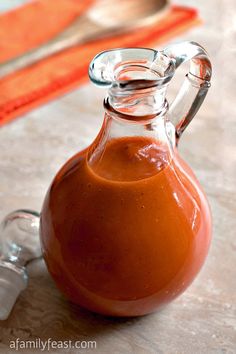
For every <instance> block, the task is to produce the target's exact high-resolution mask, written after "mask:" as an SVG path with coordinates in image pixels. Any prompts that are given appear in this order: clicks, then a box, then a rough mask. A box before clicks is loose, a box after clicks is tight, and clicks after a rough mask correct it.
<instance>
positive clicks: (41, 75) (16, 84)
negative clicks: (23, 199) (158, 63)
mask: <svg viewBox="0 0 236 354" xmlns="http://www.w3.org/2000/svg"><path fill="white" fill-rule="evenodd" d="M91 3H92V1H91V0H57V1H56V2H55V1H52V0H36V1H33V2H30V3H28V4H26V5H25V6H22V7H20V8H17V9H15V10H13V11H10V12H8V13H6V14H3V15H1V16H0V62H4V61H6V60H9V59H11V58H13V57H15V56H17V55H20V54H23V53H24V52H26V51H27V50H29V49H32V48H34V47H37V46H38V45H40V44H42V43H44V42H45V41H47V40H49V39H50V38H52V37H54V36H55V35H56V34H57V33H59V32H60V31H62V30H63V29H64V28H65V27H66V26H67V25H69V24H70V23H71V21H73V19H74V18H76V17H77V16H78V15H79V14H81V13H83V12H84V11H86V9H87V8H88V6H90V5H91ZM197 23H199V19H198V14H197V11H196V10H195V9H191V8H186V7H181V6H172V7H171V9H170V11H169V12H168V13H167V14H166V15H165V17H163V19H161V20H160V21H158V22H157V23H156V24H152V25H151V26H149V27H145V28H142V30H140V29H137V30H133V31H131V32H129V33H126V34H122V35H116V36H113V37H110V38H106V39H101V40H99V41H98V40H97V41H92V42H90V43H87V44H83V45H79V46H77V47H74V48H70V49H68V50H65V51H64V52H62V53H59V54H57V55H54V56H52V57H49V58H47V59H45V60H43V61H41V62H39V63H36V64H35V65H32V66H31V67H29V68H26V69H23V70H21V71H18V72H16V73H14V74H12V75H10V76H8V77H5V78H4V79H1V80H0V125H3V124H4V123H7V122H9V121H11V120H12V119H13V118H16V117H17V116H19V115H22V114H23V113H25V112H27V111H29V110H31V109H33V108H35V107H37V106H39V105H40V104H43V103H45V102H47V101H49V100H51V99H53V98H55V97H58V96H59V95H62V94H64V93H65V92H68V91H70V90H72V89H73V88H75V87H78V86H79V85H81V84H82V83H84V82H85V81H86V80H87V79H88V75H87V71H88V65H89V63H90V61H91V59H92V58H93V57H94V56H95V55H96V54H97V53H98V52H100V51H102V50H106V49H109V48H116V47H130V46H132V47H142V46H143V47H152V46H156V45H157V44H159V43H162V42H164V41H165V40H167V39H169V38H171V37H173V36H175V35H177V34H179V33H180V32H182V31H184V30H186V29H187V28H190V27H191V26H193V25H195V24H197Z"/></svg>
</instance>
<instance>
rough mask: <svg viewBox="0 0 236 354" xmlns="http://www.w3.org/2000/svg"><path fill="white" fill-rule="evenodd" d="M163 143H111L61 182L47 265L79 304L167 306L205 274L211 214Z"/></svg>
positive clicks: (78, 162) (48, 216) (45, 223)
mask: <svg viewBox="0 0 236 354" xmlns="http://www.w3.org/2000/svg"><path fill="white" fill-rule="evenodd" d="M167 151H168V150H166V149H165V146H164V145H162V144H160V143H158V142H157V141H155V140H151V139H149V138H145V137H126V138H119V139H113V140H111V141H110V142H108V143H107V146H106V149H105V152H104V153H103V154H102V158H101V159H100V160H99V159H98V160H96V161H94V162H93V161H91V162H90V163H88V159H87V156H88V151H87V150H86V151H83V152H82V153H80V154H78V155H76V156H74V157H73V158H72V159H71V160H69V161H68V162H67V163H66V164H65V166H64V167H63V168H62V169H61V171H60V172H59V173H58V174H57V176H56V178H55V179H54V181H53V183H52V185H51V187H50V190H49V191H48V194H47V196H46V199H45V202H44V206H43V210H42V218H41V238H42V247H43V252H44V258H45V260H46V263H47V265H48V269H49V271H50V273H51V274H52V276H53V278H54V279H55V281H56V283H57V285H58V287H59V288H60V289H61V290H62V291H63V292H64V293H65V294H66V296H67V297H68V298H69V299H71V300H72V301H73V302H75V303H77V304H79V305H81V306H84V307H86V308H88V309H90V310H92V311H95V312H99V313H102V314H106V315H114V316H135V315H142V314H145V313H149V312H152V311H154V310H155V309H157V308H158V307H160V306H161V305H164V304H165V303H168V302H169V301H171V300H172V299H174V298H175V297H176V296H178V295H179V294H180V293H182V292H183V291H184V290H185V289H186V287H187V286H188V285H189V284H190V283H191V282H192V280H193V279H194V277H195V276H196V274H197V273H198V271H199V270H200V268H201V266H202V264H203V262H204V260H205V257H206V255H207V251H208V248H209V243H210V238H211V217H210V211H209V207H208V204H207V201H206V198H205V195H204V194H203V192H202V190H201V188H200V186H199V184H198V182H197V180H196V178H195V176H194V175H193V173H192V171H191V170H190V168H189V167H188V166H187V165H186V164H185V163H184V162H183V161H182V160H181V159H180V158H179V156H178V154H177V152H176V156H175V158H174V159H172V157H171V156H170V154H169V153H168V152H167Z"/></svg>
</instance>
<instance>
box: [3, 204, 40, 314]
mask: <svg viewBox="0 0 236 354" xmlns="http://www.w3.org/2000/svg"><path fill="white" fill-rule="evenodd" d="M40 256H41V248H40V242H39V214H38V213H36V212H34V211H31V210H16V211H14V212H12V213H10V214H8V215H7V216H6V217H5V218H4V219H3V220H2V222H1V224H0V320H5V319H7V318H8V316H9V315H10V312H11V310H12V308H13V306H14V304H15V302H16V299H17V297H18V296H19V294H20V293H21V291H23V290H24V289H25V288H26V286H27V283H28V274H27V269H26V265H27V264H28V263H29V262H30V261H32V260H33V259H35V258H38V257H40Z"/></svg>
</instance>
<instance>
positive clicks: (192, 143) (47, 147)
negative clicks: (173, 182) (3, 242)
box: [0, 0, 236, 353]
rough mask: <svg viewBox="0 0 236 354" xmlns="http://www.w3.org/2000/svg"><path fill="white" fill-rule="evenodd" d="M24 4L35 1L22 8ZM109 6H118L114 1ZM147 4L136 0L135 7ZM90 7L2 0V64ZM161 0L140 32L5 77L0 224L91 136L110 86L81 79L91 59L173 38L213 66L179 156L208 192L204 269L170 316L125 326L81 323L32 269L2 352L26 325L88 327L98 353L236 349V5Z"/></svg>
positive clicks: (5, 328)
mask: <svg viewBox="0 0 236 354" xmlns="http://www.w3.org/2000/svg"><path fill="white" fill-rule="evenodd" d="M133 1H134V0H132V2H133ZM122 2H123V1H121V3H122ZM146 2H147V0H145V3H146ZM23 3H29V4H28V6H32V4H33V3H34V6H33V7H32V9H31V7H30V10H27V11H25V10H24V11H23V12H20V11H22V8H21V5H22V4H23ZM39 3H40V5H39ZM109 3H110V4H111V3H112V6H113V7H114V6H115V4H116V6H119V1H113V2H111V1H109ZM126 3H128V0H127V1H126ZM142 3H144V2H142V1H139V6H142ZM161 3H162V4H166V2H161ZM59 4H60V6H59ZM86 4H87V5H86ZM85 5H86V6H90V5H89V4H88V3H87V1H79V0H60V1H53V0H51V1H50V0H44V1H33V2H31V1H29V0H28V1H24V0H1V1H0V12H1V13H2V16H1V20H0V48H1V51H0V61H1V63H4V62H6V61H8V60H10V59H12V58H13V57H15V56H18V55H22V54H24V53H25V52H26V51H27V50H29V49H32V48H35V47H37V46H38V45H40V44H42V43H44V42H45V38H47V40H49V39H50V38H52V37H53V36H55V35H56V34H57V33H58V32H60V30H63V28H66V26H67V25H69V24H70V22H71V20H72V19H73V18H74V17H75V16H76V15H77V14H78V11H79V12H80V13H81V14H82V13H84V12H85V11H88V8H89V7H86V6H85ZM167 5H168V8H165V11H164V12H162V13H160V17H159V18H157V20H156V22H155V23H152V24H150V25H149V26H147V27H145V28H142V29H140V28H139V29H135V28H133V29H132V30H131V29H129V30H127V31H126V32H125V33H122V34H119V35H117V36H116V35H114V34H113V35H112V36H111V37H110V38H109V36H108V38H106V39H96V41H93V42H90V43H84V44H83V45H82V46H80V47H76V48H72V49H67V50H66V51H65V52H63V53H60V54H59V55H57V56H55V57H53V58H47V59H45V60H44V61H43V62H40V63H38V64H36V65H35V66H33V67H31V68H26V69H24V70H22V71H20V72H18V73H13V74H12V75H11V76H9V77H4V79H2V80H0V123H1V125H2V127H1V129H0V196H1V203H0V217H3V216H4V215H5V214H6V213H8V212H10V211H12V210H14V209H18V208H22V207H24V208H30V209H36V210H40V209H41V205H42V201H43V198H44V195H45V193H46V190H47V188H48V185H49V183H50V182H51V180H52V178H53V176H54V175H55V173H56V172H57V170H58V169H59V168H60V166H61V165H62V164H63V163H64V162H65V161H66V160H67V159H68V158H69V157H70V156H72V155H73V154H75V153H76V152H77V151H79V150H81V149H82V148H84V147H86V146H87V145H88V144H89V143H90V142H91V141H92V140H93V139H94V138H95V136H96V135H97V133H98V131H99V129H100V126H101V124H102V120H103V106H102V102H103V98H104V96H105V95H106V90H104V91H103V90H101V89H98V88H96V87H94V86H93V85H92V84H91V83H89V82H88V78H87V67H88V63H89V61H90V60H91V59H92V57H93V56H94V54H96V53H97V52H99V51H100V50H104V49H108V48H112V47H119V46H143V47H145V46H146V47H153V48H160V49H161V48H163V47H165V46H166V45H168V44H170V43H174V42H176V41H182V40H192V41H196V42H198V43H200V44H201V45H202V46H203V47H204V48H205V49H206V50H207V51H208V53H209V56H210V58H211V60H212V64H213V78H212V87H211V89H210V90H209V93H208V96H207V98H206V100H205V102H204V103H203V106H202V107H201V108H200V110H199V112H198V114H197V116H196V117H195V118H194V120H193V121H192V122H191V124H190V126H189V127H188V128H187V130H186V131H185V132H184V134H183V137H182V138H181V141H180V146H179V149H180V152H181V154H182V156H183V158H184V159H185V160H186V161H187V162H188V163H189V164H190V166H191V167H192V168H193V170H194V172H195V173H196V175H197V177H198V179H199V181H200V183H201V184H202V186H203V188H204V190H205V191H206V194H207V196H208V199H209V201H210V205H211V209H212V214H213V221H214V239H213V243H212V246H211V250H210V254H209V257H208V260H207V263H206V265H205V267H204V270H203V271H202V272H201V274H200V276H199V277H198V278H197V280H196V281H195V282H194V284H193V285H192V286H191V287H190V289H189V290H187V292H186V293H185V294H184V295H183V296H181V297H180V298H179V299H178V300H177V301H175V302H174V303H173V305H170V307H168V309H166V310H165V311H163V312H161V313H159V314H158V315H153V316H150V317H149V319H147V318H143V319H141V320H140V321H139V322H138V323H136V322H133V323H132V328H128V327H127V326H126V324H125V323H123V324H122V323H115V322H112V321H111V322H109V321H108V322H106V321H105V320H99V319H97V318H95V317H92V315H91V316H90V317H89V321H88V322H87V319H85V318H84V317H86V316H84V315H82V314H81V318H80V320H78V319H76V321H75V319H74V318H73V316H72V315H71V314H70V313H69V311H68V308H67V307H65V305H64V302H63V299H61V297H60V295H58V292H57V290H56V289H55V287H54V285H53V284H52V283H51V280H50V278H49V276H48V275H47V271H46V269H45V267H44V265H43V264H41V265H37V267H35V269H32V280H31V283H30V287H29V289H28V290H27V291H26V292H25V294H24V296H23V297H22V298H21V299H20V300H19V302H18V303H17V305H16V308H15V309H14V313H13V315H12V317H11V319H10V320H9V321H8V322H7V323H5V324H4V323H3V324H0V328H1V333H0V339H1V340H2V343H3V344H4V343H5V345H7V344H6V343H7V342H8V338H9V336H11V334H10V332H11V331H10V329H12V332H11V333H14V331H15V333H16V332H17V331H20V330H21V329H22V328H23V329H24V331H25V332H27V331H28V332H27V333H28V336H29V337H30V336H31V335H34V336H38V337H40V338H48V337H55V335H58V336H59V338H60V336H61V335H62V333H63V335H64V336H65V337H66V336H67V337H73V338H79V337H80V336H82V335H84V334H83V333H84V332H85V333H87V336H88V337H89V336H92V338H94V336H97V338H98V341H99V345H100V347H99V348H100V349H99V350H100V352H101V353H106V352H109V350H110V348H111V345H113V347H114V349H115V350H116V352H117V353H124V352H126V353H131V352H133V353H134V352H135V353H157V352H158V353H236V349H235V348H236V320H235V318H236V312H235V311H236V309H235V304H236V298H235V294H236V283H235V267H236V259H235V250H236V240H235V229H236V217H235V216H236V197H235V196H236V193H235V176H236V143H235V141H236V139H235V138H236V124H235V116H236V106H235V104H234V102H235V93H236V88H235V82H236V70H235V55H236V3H235V1H234V0H208V1H206V0H198V1H193V0H173V1H171V2H170V3H167ZM35 6H36V7H35ZM77 6H78V8H77ZM13 9H16V10H14V11H13V12H9V10H13ZM78 9H79V10H78ZM36 10H37V11H36ZM20 13H21V15H19V14H20ZM39 15H40V16H39ZM101 20H103V18H101ZM59 27H60V28H61V29H59ZM90 40H91V38H90ZM91 43H92V44H91ZM187 68H188V66H187V65H183V66H181V67H180V68H179V69H178V70H177V72H176V75H175V78H174V80H173V82H171V84H170V87H169V91H168V97H169V100H170V101H171V100H172V99H173V97H175V95H176V94H177V92H178V90H179V87H180V83H181V82H182V80H183V78H184V75H185V74H186V72H187ZM37 293H39V294H40V296H41V298H40V299H39V298H38V297H37ZM32 299H34V301H35V304H34V305H33V310H35V312H34V314H35V317H34V319H32V312H30V310H29V311H25V312H24V311H23V309H24V308H29V309H32V303H31V300H32ZM55 299H57V300H56V301H54V300H55ZM42 313H43V314H45V317H44V316H42ZM19 314H20V316H19ZM50 316H51V317H50ZM49 317H50V321H47V320H46V319H47V318H49ZM170 318H171V321H170ZM57 322H58V323H59V324H60V326H61V327H60V328H61V329H60V330H58V332H57V331H56V329H55V326H54V325H53V323H54V324H55V323H57ZM107 324H110V325H111V327H110V328H111V330H110V332H109V333H106V336H105V339H102V338H101V337H102V335H101V334H99V333H97V332H96V330H94V331H93V330H92V327H93V328H94V327H95V328H97V327H99V331H100V333H101V332H102V333H103V331H104V330H105V328H106V326H107ZM96 326H97V327H96ZM62 327H63V328H62ZM81 328H82V330H81ZM150 328H151V329H152V330H151V331H150ZM82 332H83V333H82ZM17 333H18V332H17ZM19 333H20V332H19ZM91 333H92V334H91ZM117 333H119V334H117ZM26 336H27V335H26ZM141 337H143V338H144V340H143V342H142V343H141V340H140V338H141ZM114 338H115V339H114ZM170 338H171V340H172V343H170ZM113 339H114V343H113V344H111V343H112V342H113ZM109 343H110V344H109ZM134 343H135V345H134ZM4 348H5V349H6V347H4ZM140 348H141V349H140ZM132 350H133V351H132ZM142 350H143V351H142ZM4 353H5V352H4ZM6 353H7V351H6Z"/></svg>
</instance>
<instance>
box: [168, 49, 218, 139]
mask: <svg viewBox="0 0 236 354" xmlns="http://www.w3.org/2000/svg"><path fill="white" fill-rule="evenodd" d="M163 54H165V55H166V56H168V57H169V58H170V59H171V60H172V61H173V63H174V66H175V69H177V68H178V67H179V66H180V64H182V63H184V62H186V61H190V68H189V72H188V73H187V75H186V77H185V80H184V83H183V84H182V86H181V88H180V91H179V93H178V94H177V96H176V98H175V100H174V102H173V103H172V104H171V105H170V109H169V118H170V120H171V122H172V123H173V124H174V126H175V132H176V141H177V143H178V140H179V138H180V136H181V135H182V133H183V131H184V130H185V128H186V127H187V125H188V124H189V123H190V122H191V120H192V119H193V117H194V116H195V114H196V113H197V111H198V109H199V108H200V106H201V104H202V102H203V100H204V98H205V97H206V94H207V91H208V89H209V87H210V80H211V73H212V69H211V62H210V59H209V57H208V55H207V53H206V51H205V49H204V48H203V47H201V46H200V45H199V44H198V43H195V42H182V43H177V44H173V45H170V46H168V47H167V48H165V49H164V50H163Z"/></svg>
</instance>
